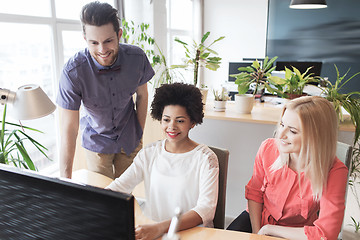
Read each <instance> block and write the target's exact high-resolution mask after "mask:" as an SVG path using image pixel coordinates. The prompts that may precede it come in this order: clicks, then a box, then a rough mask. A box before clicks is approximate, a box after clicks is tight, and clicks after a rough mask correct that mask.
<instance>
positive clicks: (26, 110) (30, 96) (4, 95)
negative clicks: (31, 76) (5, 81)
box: [0, 84, 56, 120]
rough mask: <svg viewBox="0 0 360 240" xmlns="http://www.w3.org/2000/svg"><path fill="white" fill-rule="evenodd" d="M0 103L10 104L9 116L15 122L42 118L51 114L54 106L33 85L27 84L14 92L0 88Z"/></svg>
mask: <svg viewBox="0 0 360 240" xmlns="http://www.w3.org/2000/svg"><path fill="white" fill-rule="evenodd" d="M0 103H1V104H7V103H10V106H11V107H12V108H11V109H10V112H9V113H10V115H11V116H12V117H13V118H15V119H17V120H31V119H35V118H41V117H44V116H46V115H48V114H50V113H52V112H53V111H54V110H55V108H56V106H55V105H54V104H53V102H52V101H51V100H50V99H49V97H48V96H47V95H46V94H45V92H44V91H43V90H42V89H41V88H40V87H39V86H38V85H35V84H28V85H24V86H21V87H19V88H18V90H17V91H16V93H15V92H12V91H10V90H8V89H3V88H0Z"/></svg>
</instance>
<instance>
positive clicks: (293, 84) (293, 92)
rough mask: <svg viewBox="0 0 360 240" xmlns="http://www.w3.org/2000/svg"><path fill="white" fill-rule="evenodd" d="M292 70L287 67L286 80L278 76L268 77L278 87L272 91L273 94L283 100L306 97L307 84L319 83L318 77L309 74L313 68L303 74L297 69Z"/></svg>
mask: <svg viewBox="0 0 360 240" xmlns="http://www.w3.org/2000/svg"><path fill="white" fill-rule="evenodd" d="M292 68H293V70H292V71H291V70H290V69H289V68H287V67H285V78H280V77H278V76H270V77H268V80H269V82H270V83H271V84H272V85H274V86H275V87H276V89H274V88H271V89H270V92H271V93H276V95H278V96H279V97H282V98H288V99H294V98H297V97H301V96H304V95H306V94H305V93H304V87H305V86H306V85H307V84H309V83H318V82H319V80H318V77H315V76H313V75H314V74H313V73H308V72H309V71H310V69H311V68H312V67H309V68H308V69H306V71H305V72H304V73H303V74H301V73H300V71H299V70H298V69H297V68H296V67H292Z"/></svg>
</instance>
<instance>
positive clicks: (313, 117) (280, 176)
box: [228, 96, 348, 240]
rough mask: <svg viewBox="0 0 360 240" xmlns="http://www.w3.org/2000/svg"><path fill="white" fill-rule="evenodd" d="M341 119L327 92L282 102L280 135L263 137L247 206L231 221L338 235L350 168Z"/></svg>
mask: <svg viewBox="0 0 360 240" xmlns="http://www.w3.org/2000/svg"><path fill="white" fill-rule="evenodd" d="M337 132H338V119H337V115H336V113H335V109H334V107H333V106H332V105H331V103H330V102H329V101H328V100H326V99H325V98H323V97H319V96H312V97H301V98H297V99H294V100H292V101H289V102H288V103H286V104H285V107H284V108H283V112H282V116H281V120H280V122H279V125H278V128H277V134H276V138H270V139H267V140H265V141H264V142H263V143H262V144H261V146H260V148H259V151H258V153H257V155H256V158H255V164H254V171H253V175H252V177H251V179H250V181H249V183H248V184H247V185H246V187H245V197H246V198H247V200H248V211H244V212H243V213H242V214H241V215H240V216H239V217H238V218H237V219H236V220H235V221H233V222H232V223H231V224H230V226H229V227H228V229H229V230H238V231H247V232H253V233H258V234H263V235H271V236H276V237H282V238H288V239H328V240H336V239H337V237H338V234H339V232H340V229H341V224H342V220H343V217H344V210H345V191H346V181H347V174H348V169H347V168H346V166H345V165H344V163H342V162H341V161H340V160H339V159H338V158H337V157H336V142H337Z"/></svg>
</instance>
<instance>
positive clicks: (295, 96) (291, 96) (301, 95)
mask: <svg viewBox="0 0 360 240" xmlns="http://www.w3.org/2000/svg"><path fill="white" fill-rule="evenodd" d="M287 95H288V99H295V98H299V97H303V96H307V94H306V93H303V94H294V93H288V94H287Z"/></svg>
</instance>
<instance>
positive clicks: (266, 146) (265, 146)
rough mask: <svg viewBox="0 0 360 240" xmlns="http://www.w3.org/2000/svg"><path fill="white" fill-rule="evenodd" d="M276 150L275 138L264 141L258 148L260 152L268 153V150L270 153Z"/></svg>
mask: <svg viewBox="0 0 360 240" xmlns="http://www.w3.org/2000/svg"><path fill="white" fill-rule="evenodd" d="M277 149H278V146H277V142H276V139H275V138H267V139H265V140H264V141H263V142H262V143H261V145H260V147H259V151H260V152H268V151H269V150H271V152H277Z"/></svg>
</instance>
